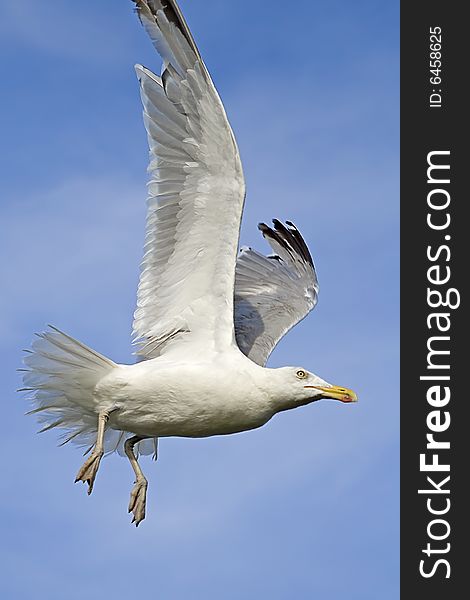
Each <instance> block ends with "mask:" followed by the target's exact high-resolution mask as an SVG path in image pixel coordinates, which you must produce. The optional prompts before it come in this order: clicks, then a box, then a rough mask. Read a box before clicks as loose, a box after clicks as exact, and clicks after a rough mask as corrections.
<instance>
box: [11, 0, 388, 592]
mask: <svg viewBox="0 0 470 600" xmlns="http://www.w3.org/2000/svg"><path fill="white" fill-rule="evenodd" d="M180 4H181V7H182V9H183V11H184V14H185V15H186V18H187V21H188V23H189V25H190V27H191V28H192V30H193V33H194V36H195V38H196V41H197V43H198V45H199V47H200V50H201V52H202V54H203V56H204V57H205V60H206V63H207V66H208V68H209V70H210V72H211V74H212V76H213V79H214V81H215V84H216V86H217V88H218V89H219V92H220V94H221V96H222V99H223V101H224V104H225V106H226V109H227V113H228V115H229V118H230V120H231V123H232V126H233V129H234V131H235V134H236V136H237V139H238V143H239V147H240V151H241V155H242V160H243V164H244V169H245V175H246V180H247V203H246V209H245V213H244V221H243V227H242V243H243V244H249V245H252V246H253V247H255V248H257V249H258V250H267V248H266V245H265V243H264V241H263V240H262V238H261V237H260V235H259V233H258V231H257V229H256V224H257V222H258V221H260V220H265V221H267V220H269V219H271V218H272V217H278V218H281V219H286V218H287V219H290V220H292V221H294V222H295V223H296V224H297V225H298V226H299V227H300V228H301V231H302V233H303V234H304V236H305V238H306V240H307V242H308V244H309V246H310V248H311V250H312V253H313V255H314V258H315V261H316V264H317V269H318V276H319V280H320V286H321V291H320V299H319V304H318V306H317V308H316V309H315V311H314V312H313V313H312V314H311V315H310V317H309V318H308V319H306V320H305V321H304V322H303V323H301V324H300V325H299V326H298V327H297V328H295V330H293V331H292V332H291V333H290V334H289V335H288V336H287V337H286V338H285V339H284V340H283V341H282V342H281V344H280V345H279V346H278V348H277V349H276V350H275V352H274V354H273V355H272V357H271V359H270V365H271V366H281V365H286V364H290V365H302V366H304V367H306V368H308V369H310V370H313V371H314V372H316V373H318V374H319V375H320V376H321V377H324V378H325V379H327V380H329V381H332V382H334V383H337V384H338V385H346V386H348V387H351V388H353V389H354V390H355V391H356V392H357V393H358V395H359V397H360V402H359V403H358V404H356V405H352V406H349V405H342V404H340V403H335V402H326V401H325V402H319V403H316V404H314V405H311V406H308V407H305V408H302V409H298V410H296V411H291V412H288V413H282V414H281V415H278V416H277V417H275V418H274V419H273V420H272V421H271V422H270V423H269V424H268V425H266V426H265V427H264V428H262V429H260V430H257V431H253V432H249V433H245V434H239V435H235V436H231V437H225V438H212V439H206V440H180V439H168V440H163V441H162V443H161V445H160V459H159V461H158V462H157V463H152V462H150V460H149V459H144V460H143V461H142V464H143V468H144V470H145V472H146V474H147V476H148V478H149V480H150V487H149V504H148V515H147V519H146V521H145V522H144V523H143V524H142V525H141V526H140V527H139V529H138V530H135V529H134V528H133V527H131V526H130V525H129V521H130V519H129V518H128V516H127V514H126V507H127V502H128V494H129V492H130V489H131V486H132V482H133V476H132V472H131V469H130V466H129V465H128V463H127V461H124V460H122V459H120V458H119V457H117V456H112V457H110V458H107V459H106V460H105V461H104V462H103V463H102V466H101V470H100V473H99V476H98V479H97V482H96V485H95V490H94V492H93V495H92V496H91V497H90V498H88V497H87V496H86V493H85V488H84V487H82V486H79V485H76V486H74V485H73V479H74V476H75V473H76V471H77V469H78V467H79V466H80V464H81V462H82V458H81V454H80V452H79V451H77V449H76V448H74V447H64V448H60V449H57V448H56V439H55V437H56V436H55V435H54V433H52V432H50V433H48V434H44V435H40V436H38V435H36V433H35V431H36V430H37V429H38V427H37V424H36V423H35V422H34V419H33V418H26V417H24V416H23V413H24V412H25V410H26V409H27V407H26V406H25V403H24V402H23V401H22V399H21V397H20V396H19V395H18V394H15V392H14V390H15V388H17V387H18V386H19V380H18V376H17V373H15V369H16V368H17V367H18V366H20V360H21V353H20V350H21V348H24V347H28V346H29V344H30V342H31V339H32V333H33V332H34V331H38V330H40V329H42V328H43V327H44V325H45V323H48V322H50V323H53V324H55V325H57V326H58V327H60V328H61V329H63V330H65V331H67V332H69V333H70V334H71V335H73V336H75V337H77V338H78V339H81V340H82V341H84V342H85V343H87V344H89V345H91V346H92V347H94V348H96V349H97V350H99V351H100V352H102V353H104V354H107V355H109V356H110V357H111V358H113V359H114V360H116V361H121V362H131V361H132V357H131V347H130V326H131V316H132V311H133V309H134V302H135V290H136V285H137V278H138V262H139V260H140V257H141V252H142V242H143V227H144V216H145V194H146V191H145V181H146V161H147V146H146V136H145V133H144V129H143V125H142V119H141V108H140V99H139V93H138V85H137V81H136V80H135V75H134V71H133V64H134V63H136V62H142V63H143V64H145V65H146V66H148V67H150V68H152V69H154V70H156V71H157V72H159V69H160V62H159V59H158V57H157V56H155V55H154V52H153V49H152V47H151V45H150V43H149V42H148V40H147V39H146V36H145V34H144V31H143V30H142V28H141V27H140V25H139V24H138V22H137V19H136V18H135V16H134V15H133V12H132V5H131V2H129V1H127V0H103V1H101V2H98V3H97V2H93V1H92V0H84V1H81V2H73V3H71V2H68V1H66V0H53V1H51V2H47V3H39V2H33V1H32V0H23V1H22V2H4V3H2V5H1V7H0V56H1V57H2V58H1V60H0V69H1V73H0V76H1V80H2V82H3V85H2V97H1V103H2V110H1V111H0V128H1V132H2V135H1V140H0V145H1V154H2V160H1V161H0V219H1V236H0V256H1V264H0V281H1V284H2V294H1V295H0V309H1V314H2V320H1V321H0V360H1V363H2V365H3V368H2V379H1V388H0V392H1V397H2V401H3V406H4V411H5V413H6V419H5V422H6V425H5V426H4V431H3V434H2V443H3V444H4V452H8V457H9V458H8V459H7V458H5V454H4V459H3V465H2V470H3V473H2V487H3V492H2V494H1V495H0V502H1V511H2V514H3V530H4V532H3V536H2V538H3V541H4V549H3V550H2V551H1V556H0V562H1V564H2V566H3V567H4V568H5V573H6V574H7V576H6V577H4V578H3V581H2V583H1V584H0V585H1V586H3V588H4V589H1V588H0V593H1V594H2V597H5V598H15V600H23V599H25V600H26V599H28V600H29V599H31V598H35V599H43V598H44V599H46V598H47V599H48V600H56V599H57V600H58V599H59V598H60V599H62V598H63V597H64V595H65V596H67V598H68V599H69V600H75V599H78V598H82V597H83V596H84V595H86V596H87V597H88V598H91V599H94V598H103V597H104V595H106V597H113V598H122V597H125V596H126V595H127V594H131V593H134V594H135V597H138V596H139V595H142V596H143V595H147V596H149V595H150V596H149V597H152V598H161V599H162V600H167V599H169V600H173V599H174V600H179V599H183V598H184V599H186V598H191V599H199V598H201V599H204V600H210V599H212V598H213V599H220V598H224V599H228V600H231V599H232V598H233V599H235V598H236V599H239V598H245V599H252V598H253V599H254V598H260V597H266V598H270V599H271V600H281V599H287V598H289V599H290V598H295V599H302V600H303V599H309V600H310V599H311V598H319V599H321V600H343V599H344V598H348V599H349V600H369V599H370V600H372V599H374V600H376V599H377V598H380V599H381V600H389V599H390V600H391V599H395V598H397V597H398V541H399V540H398V516H399V512H398V493H399V488H398V485H399V482H398V458H399V457H398V452H399V438H398V416H399V399H398V118H399V114H398V91H399V90H398V2H395V1H394V2H386V3H377V2H374V1H372V0H367V1H366V0H364V1H360V0H358V1H356V2H350V1H348V0H315V1H313V0H312V1H310V0H309V1H307V0H303V1H299V2H297V3H296V5H295V6H296V8H295V11H294V12H293V13H289V11H288V8H287V6H288V4H286V3H285V2H280V1H277V0H271V1H270V2H267V1H265V0H257V1H254V2H252V3H246V2H235V1H229V0H224V1H222V0H219V1H217V2H216V1H215V0H212V1H211V0H206V1H204V2H202V0H193V1H192V2H190V1H189V0H181V3H180ZM248 7H249V8H248ZM4 418H5V417H4Z"/></svg>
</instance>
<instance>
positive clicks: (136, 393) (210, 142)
mask: <svg viewBox="0 0 470 600" xmlns="http://www.w3.org/2000/svg"><path fill="white" fill-rule="evenodd" d="M132 1H133V3H134V4H135V11H136V13H137V15H138V17H139V19H140V21H141V23H142V25H143V27H144V29H145V30H146V32H147V34H148V35H149V37H150V40H151V42H152V44H153V45H154V47H155V48H156V50H157V52H158V53H159V54H160V56H161V58H162V61H163V66H162V74H161V76H160V77H158V76H157V75H155V74H154V73H153V72H152V71H150V70H149V69H147V68H145V67H143V66H141V65H136V67H135V70H136V73H137V77H138V80H139V83H140V93H141V97H142V103H143V116H144V123H145V127H146V130H147V134H148V142H149V147H150V164H149V168H148V170H149V174H150V176H149V184H148V200H147V203H148V212H147V218H146V234H145V247H144V257H143V260H142V264H141V274H140V280H139V285H138V292H137V308H136V310H135V313H134V322H133V334H134V343H135V345H136V355H137V361H136V362H135V363H134V364H130V365H127V364H117V363H115V362H113V361H112V360H110V359H109V358H107V357H105V356H103V355H102V354H100V353H98V352H96V351H95V350H93V349H91V348H89V347H87V346H86V345H84V344H82V343H81V342H79V341H77V340H75V339H74V338H72V337H70V336H69V335H67V334H65V333H63V332H62V331H60V330H59V329H57V328H56V327H53V326H48V328H47V329H46V330H45V331H44V332H42V333H39V334H37V337H36V338H35V340H34V341H33V343H32V346H31V349H30V350H27V351H26V356H25V358H24V363H25V368H24V369H22V371H23V382H24V387H23V388H21V390H22V391H26V392H28V395H27V397H28V398H29V400H30V401H31V402H32V405H33V409H32V410H30V411H29V413H28V414H31V413H33V414H35V415H37V418H38V420H39V422H40V423H41V424H42V425H43V427H42V429H41V431H46V430H49V429H54V428H56V427H57V428H62V429H63V430H64V431H65V432H64V433H63V435H62V438H61V445H62V444H65V443H67V442H69V441H73V442H75V443H77V444H78V445H80V446H82V447H88V450H87V451H86V452H85V454H89V456H88V458H87V459H86V461H85V463H84V464H83V466H82V467H81V468H80V470H79V471H78V474H77V476H76V480H75V481H76V482H77V481H82V482H84V483H85V482H86V483H87V484H88V494H90V493H91V492H92V490H93V486H94V483H95V478H96V474H97V472H98V468H99V466H100V462H101V459H102V457H103V455H104V454H108V453H112V452H114V451H116V452H118V453H119V454H121V455H125V456H127V458H128V459H129V462H130V464H131V466H132V469H133V471H134V474H135V485H134V487H133V489H132V491H131V497H130V502H129V512H132V513H133V519H132V522H133V523H135V525H136V526H138V525H139V523H140V522H141V521H142V520H143V519H144V518H145V509H146V496H147V487H148V483H147V479H146V478H145V476H144V473H143V472H142V469H141V467H140V464H139V462H138V458H139V455H140V454H153V455H154V458H155V459H156V457H157V441H158V438H161V437H168V436H180V437H188V438H201V437H207V436H214V435H227V434H233V433H237V432H241V431H247V430H251V429H255V428H257V427H261V426H262V425H264V424H265V423H267V422H268V421H269V420H270V419H271V418H272V417H273V416H274V415H275V414H277V413H279V412H281V411H285V410H290V409H293V408H297V407H300V406H305V405H307V404H310V403H312V402H316V401H318V400H320V399H322V398H331V399H335V400H339V401H341V402H344V403H350V402H355V401H357V396H356V394H355V393H354V392H353V391H352V390H350V389H347V388H344V387H339V386H336V385H332V384H330V383H328V382H327V381H325V380H324V379H321V378H320V377H319V376H317V375H315V374H314V373H312V372H309V371H308V370H307V369H305V368H303V367H299V366H294V367H283V368H267V367H266V362H267V360H268V357H269V356H270V354H271V352H272V351H273V349H274V347H275V346H276V345H277V343H278V342H279V340H280V339H281V338H282V337H283V336H284V335H285V334H286V333H287V332H288V331H289V330H290V329H291V328H292V327H294V326H295V325H296V324H297V323H298V322H299V321H300V320H302V319H303V318H304V317H305V316H306V315H307V314H308V313H309V312H310V311H311V310H312V309H313V308H314V306H315V305H316V303H317V298H318V291H319V287H318V281H317V277H316V273H315V267H314V263H313V260H312V257H311V256H310V252H309V250H308V248H307V246H306V244H305V242H304V240H303V238H302V236H301V234H300V232H299V230H298V229H297V228H296V227H295V225H294V224H293V223H291V222H290V221H286V222H285V224H284V223H282V222H281V221H279V220H277V219H274V220H273V226H272V227H269V226H268V225H266V224H264V223H261V224H259V226H258V227H259V229H260V231H261V233H262V235H263V236H264V238H265V239H266V240H267V242H268V243H269V244H270V246H271V248H272V250H273V252H274V254H272V255H269V256H264V255H263V254H260V253H258V252H256V251H255V250H252V249H251V248H242V249H241V251H239V249H238V245H239V230H240V221H241V216H242V211H243V204H244V200H245V182H244V177H243V170H242V165H241V161H240V155H239V151H238V147H237V143H236V141H235V137H234V134H233V132H232V129H231V127H230V124H229V121H228V119H227V115H226V113H225V109H224V106H223V104H222V101H221V99H220V97H219V95H218V93H217V90H216V88H215V87H214V84H213V82H212V79H211V77H210V75H209V72H208V70H207V68H206V66H205V64H204V61H203V60H202V58H201V55H200V53H199V50H198V49H197V47H196V44H195V42H194V39H193V36H192V35H191V32H190V30H189V28H188V26H187V24H186V21H185V20H184V18H183V15H182V13H181V10H180V9H179V7H178V5H177V3H176V1H175V0H132Z"/></svg>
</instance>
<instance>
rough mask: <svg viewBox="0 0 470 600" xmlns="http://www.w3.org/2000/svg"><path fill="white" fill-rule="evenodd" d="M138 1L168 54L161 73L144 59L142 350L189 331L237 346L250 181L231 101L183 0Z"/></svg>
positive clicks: (145, 354)
mask: <svg viewBox="0 0 470 600" xmlns="http://www.w3.org/2000/svg"><path fill="white" fill-rule="evenodd" d="M133 1H134V2H135V4H136V11H137V13H138V15H139V18H140V20H141V22H142V24H143V25H144V27H145V29H146V31H147V33H148V34H149V36H150V38H151V40H152V43H153V44H154V46H155V48H156V49H157V51H158V52H159V54H160V55H161V56H162V58H163V71H162V76H161V78H160V77H157V76H156V75H155V74H153V73H152V72H151V71H149V70H148V69H146V68H145V67H142V66H140V65H137V66H136V71H137V76H138V78H139V81H140V89H141V96H142V102H143V105H144V122H145V127H146V129H147V133H148V141H149V145H150V165H149V172H150V182H149V197H148V213H147V223H146V239H145V253H144V258H143V262H142V265H141V276H140V282H139V288H138V293H137V309H136V311H135V314H134V324H133V329H134V335H135V338H136V342H137V343H138V344H139V350H138V351H137V354H139V355H141V357H142V358H152V357H155V356H158V355H159V354H160V353H161V351H162V349H163V348H164V347H165V345H166V344H167V343H168V342H169V341H174V340H178V341H180V340H181V339H183V338H184V339H186V340H189V339H198V340H201V341H204V343H205V344H213V345H216V346H225V345H228V344H231V343H232V341H233V336H234V324H233V323H234V319H233V301H232V299H233V290H234V277H235V263H236V259H237V247H238V236H239V226H240V219H241V214H242V210H243V201H244V196H245V184H244V179H243V172H242V166H241V162H240V157H239V153H238V149H237V145H236V142H235V138H234V136H233V133H232V130H231V128H230V124H229V122H228V120H227V116H226V114H225V110H224V107H223V105H222V102H221V100H220V98H219V95H218V93H217V91H216V89H215V87H214V84H213V83H212V80H211V78H210V76H209V73H208V71H207V69H206V67H205V65H204V63H203V61H202V58H201V56H200V54H199V51H198V49H197V47H196V45H195V43H194V40H193V38H192V36H191V33H190V31H189V29H188V26H187V25H186V23H185V21H184V19H183V17H182V15H181V12H180V10H179V8H178V6H177V4H176V2H175V1H174V0H162V1H160V0H133Z"/></svg>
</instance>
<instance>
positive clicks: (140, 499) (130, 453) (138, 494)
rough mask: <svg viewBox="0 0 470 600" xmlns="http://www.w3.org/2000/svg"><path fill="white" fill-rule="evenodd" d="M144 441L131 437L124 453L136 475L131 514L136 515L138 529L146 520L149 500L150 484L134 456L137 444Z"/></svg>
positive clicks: (135, 520)
mask: <svg viewBox="0 0 470 600" xmlns="http://www.w3.org/2000/svg"><path fill="white" fill-rule="evenodd" d="M142 439H144V438H141V437H140V436H138V435H135V436H134V437H131V438H129V439H128V440H126V442H125V444H124V451H125V453H126V455H127V458H128V459H129V462H130V463H131V467H132V468H133V469H134V473H135V485H134V487H133V488H132V491H131V499H130V501H129V512H131V511H132V513H133V514H134V518H133V519H132V523H135V526H136V527H138V525H139V523H140V522H141V521H143V520H144V519H145V504H146V500H147V486H148V482H147V480H146V479H145V476H144V474H143V472H142V469H141V468H140V465H139V463H138V462H137V458H136V457H135V454H134V446H135V445H136V444H137V442H140V440H142Z"/></svg>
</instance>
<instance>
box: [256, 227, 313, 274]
mask: <svg viewBox="0 0 470 600" xmlns="http://www.w3.org/2000/svg"><path fill="white" fill-rule="evenodd" d="M273 225H274V229H273V228H271V227H268V225H266V223H258V229H259V230H260V231H261V233H262V234H263V236H264V237H267V238H271V239H273V240H275V241H276V242H277V243H278V244H280V245H281V246H282V247H283V248H285V250H286V251H287V252H289V253H290V254H293V253H294V254H297V255H299V256H300V257H301V258H302V260H304V261H305V262H307V263H308V264H310V265H311V266H312V268H315V266H314V264H313V259H312V256H311V254H310V251H309V249H308V247H307V244H306V243H305V241H304V239H303V237H302V235H301V234H300V232H299V230H298V229H297V227H296V226H295V225H294V224H293V223H292V221H287V220H286V225H287V227H286V225H284V223H282V221H280V220H279V219H273Z"/></svg>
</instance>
